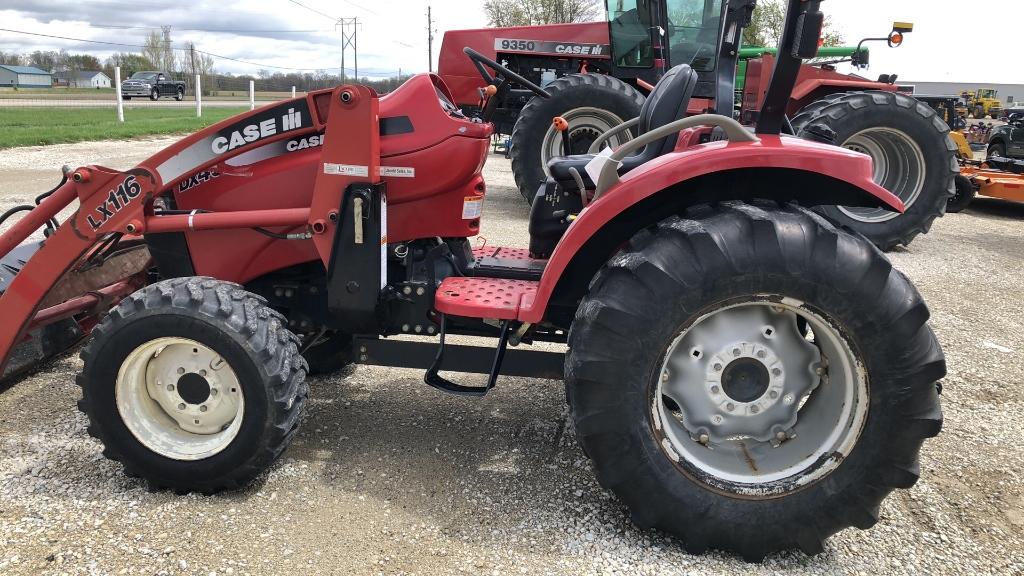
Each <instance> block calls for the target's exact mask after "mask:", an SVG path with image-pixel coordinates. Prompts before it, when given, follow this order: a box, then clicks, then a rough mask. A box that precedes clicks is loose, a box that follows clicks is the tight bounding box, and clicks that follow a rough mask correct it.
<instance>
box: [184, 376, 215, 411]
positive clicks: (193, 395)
mask: <svg viewBox="0 0 1024 576" xmlns="http://www.w3.org/2000/svg"><path fill="white" fill-rule="evenodd" d="M178 394H180V395H181V398H182V400H184V401H185V402H186V403H188V404H194V405H200V404H202V403H203V402H206V401H207V400H208V399H209V398H210V383H209V382H207V381H206V378H203V377H202V376H200V375H199V374H196V373H195V372H189V373H188V374H184V375H182V377H181V378H178Z"/></svg>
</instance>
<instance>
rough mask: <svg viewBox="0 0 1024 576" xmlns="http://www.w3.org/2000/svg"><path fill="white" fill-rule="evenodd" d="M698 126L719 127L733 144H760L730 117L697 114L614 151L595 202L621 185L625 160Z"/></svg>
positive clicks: (598, 187) (655, 130)
mask: <svg viewBox="0 0 1024 576" xmlns="http://www.w3.org/2000/svg"><path fill="white" fill-rule="evenodd" d="M697 126H717V127H719V128H721V129H722V130H723V131H725V135H726V137H727V138H728V139H729V141H730V142H758V141H759V139H758V138H757V136H755V135H753V134H751V133H750V132H748V131H747V129H746V128H744V127H743V125H742V124H740V123H739V122H737V121H735V120H733V119H732V118H729V117H727V116H720V115H718V114H698V115H697V116H690V117H689V118H683V119H681V120H676V121H675V122H671V123H669V124H666V125H664V126H662V127H660V128H655V129H654V130H651V131H650V132H646V133H644V134H641V135H640V136H638V137H636V138H634V139H632V140H630V141H629V142H626V143H625V144H623V145H622V146H621V147H619V148H618V149H617V150H615V152H613V153H612V155H611V156H610V157H609V158H608V161H607V162H605V164H604V165H603V166H601V172H600V174H599V176H598V178H597V189H596V190H595V191H594V200H597V199H598V198H600V197H601V195H602V194H604V193H605V192H606V191H607V190H608V189H609V188H611V187H612V186H615V185H616V184H618V183H619V172H618V170H619V165H620V164H621V163H622V159H623V158H625V157H626V156H629V155H630V154H632V153H633V152H636V151H637V150H639V149H641V148H643V147H644V146H646V145H648V144H650V143H651V142H654V141H656V140H660V139H661V138H664V137H666V136H668V135H670V134H674V133H676V132H679V131H681V130H686V129H687V128H695V127H697Z"/></svg>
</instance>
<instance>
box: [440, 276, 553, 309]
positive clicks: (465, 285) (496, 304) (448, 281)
mask: <svg viewBox="0 0 1024 576" xmlns="http://www.w3.org/2000/svg"><path fill="white" fill-rule="evenodd" d="M538 285H539V282H535V281H532V280H510V279H505V278H480V277H476V278H473V277H461V276H460V277H451V278H445V280H444V281H443V282H441V286H440V287H439V288H438V289H437V296H435V298H434V307H435V308H436V309H437V311H438V312H442V313H444V314H450V315H452V316H465V317H467V318H494V319H497V320H514V319H515V318H516V316H517V315H518V313H519V309H520V308H521V307H524V306H529V305H530V304H532V303H533V298H534V296H535V295H536V294H537V286H538Z"/></svg>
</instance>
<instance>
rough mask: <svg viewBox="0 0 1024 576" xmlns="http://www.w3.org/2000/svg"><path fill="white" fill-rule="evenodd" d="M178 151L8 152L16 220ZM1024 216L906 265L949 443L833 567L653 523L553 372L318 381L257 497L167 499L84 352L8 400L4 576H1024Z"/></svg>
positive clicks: (986, 216)
mask: <svg viewBox="0 0 1024 576" xmlns="http://www.w3.org/2000/svg"><path fill="white" fill-rule="evenodd" d="M171 141H173V139H167V138H158V139H151V140H141V141H133V142H130V143H124V142H121V143H118V142H104V143H85V144H73V145H65V146H60V147H52V148H26V149H15V150H5V151H3V152H2V153H0V189H2V193H0V194H2V196H0V208H7V207H8V206H10V205H13V204H15V203H20V202H22V201H24V200H25V199H27V198H29V197H30V196H31V195H35V194H37V193H39V192H40V191H42V190H45V189H48V188H49V187H50V186H52V184H53V183H55V181H56V179H57V177H58V173H57V169H58V168H59V167H60V165H61V164H64V163H69V164H72V165H78V164H84V163H88V162H94V163H100V164H104V165H109V166H113V167H118V168H127V167H128V166H129V165H130V163H131V162H133V161H137V160H139V159H141V158H142V157H144V156H146V155H148V154H149V153H151V152H153V151H155V150H157V149H159V148H160V147H162V146H165V145H167V144H168V143H169V142H171ZM487 177H488V182H489V183H490V190H489V200H488V203H487V207H486V210H485V218H484V232H485V235H486V236H487V238H488V241H489V242H491V243H492V244H495V243H500V244H508V245H520V246H522V245H525V242H526V225H525V224H526V218H527V208H526V206H525V205H524V204H523V203H522V201H521V200H520V198H519V195H518V193H517V192H516V191H515V189H514V186H513V184H512V179H511V172H510V169H509V165H508V162H507V161H505V160H503V159H501V158H499V157H492V158H491V159H490V161H489V165H488V168H487ZM1022 220H1024V206H1022V205H1014V204H1009V203H1004V202H999V201H992V200H979V201H978V202H977V203H976V204H975V205H974V206H973V207H972V208H971V209H969V210H967V211H966V212H964V213H961V214H956V215H950V216H947V217H946V218H944V219H942V220H940V221H939V222H937V223H936V225H935V227H934V229H933V230H932V233H931V234H929V235H927V236H924V237H921V238H919V239H918V240H916V241H915V242H914V244H913V245H912V246H911V248H909V249H908V250H904V251H899V252H896V253H894V254H893V255H892V258H893V260H894V261H895V263H896V265H897V266H898V267H899V268H901V269H902V270H904V271H905V272H906V273H907V274H909V275H910V277H911V278H912V279H913V280H914V281H915V282H916V284H917V286H918V287H919V288H920V289H921V291H922V292H923V293H924V295H925V297H926V298H927V300H928V302H929V304H930V306H931V310H932V324H933V326H934V328H935V330H936V332H937V333H938V336H939V339H940V340H941V342H942V344H943V347H944V349H945V351H946V355H947V359H948V362H949V376H948V377H947V378H946V380H945V382H944V385H945V392H944V394H943V402H944V409H945V413H946V424H945V429H944V431H943V433H942V434H941V435H940V436H939V437H938V438H937V439H935V440H932V441H930V442H928V443H927V444H926V445H925V448H924V452H923V457H922V460H921V469H922V477H921V481H920V482H919V483H918V484H917V486H916V487H915V488H913V489H912V490H909V491H901V492H899V493H898V494H895V495H893V496H892V497H890V498H889V499H888V500H887V501H886V502H885V504H884V505H883V508H882V516H881V521H880V522H879V523H878V525H877V526H876V527H875V528H874V529H872V530H869V531H858V530H846V531H844V532H842V533H840V534H838V535H837V536H835V537H833V538H832V539H831V540H830V541H829V542H828V544H827V546H826V552H825V553H824V554H821V555H819V556H816V557H813V558H808V557H807V556H805V555H803V554H802V553H799V552H791V553H784V554H779V555H774V556H771V557H769V558H768V559H767V561H766V562H765V563H764V564H762V565H747V564H744V563H743V562H742V561H741V560H739V559H738V558H736V557H733V556H729V555H723V554H718V553H712V554H708V555H705V556H699V557H696V556H690V555H688V554H686V553H685V552H684V551H682V549H681V548H680V547H679V545H678V544H677V543H676V542H675V541H673V540H672V539H671V538H667V537H665V536H663V535H661V534H658V533H655V532H642V531H639V530H637V529H636V528H634V527H633V526H632V525H631V524H630V523H629V521H628V520H627V517H626V514H625V510H624V508H623V506H622V505H621V504H620V503H618V502H617V501H616V499H615V498H614V497H612V496H611V495H610V494H609V493H607V492H605V491H604V490H602V489H601V488H600V487H598V486H597V485H596V483H595V481H594V477H593V475H592V473H591V470H590V466H589V464H588V462H587V461H586V460H585V459H584V458H583V456H582V454H581V453H580V451H579V448H578V447H577V445H576V441H575V438H574V437H573V434H572V430H571V427H569V426H566V416H567V414H566V411H565V408H564V400H563V393H562V389H561V387H560V385H559V384H558V383H554V382H551V381H544V380H530V379H522V378H502V379H501V380H500V382H499V384H498V387H497V388H496V389H495V391H494V392H493V394H490V395H488V396H487V397H486V398H484V399H473V400H470V399H464V398H457V397H453V396H447V395H444V394H441V393H439V392H437V391H435V390H433V389H430V388H428V387H426V386H425V385H424V384H423V383H422V380H421V375H420V374H419V373H416V372H414V371H406V370H397V369H385V368H375V367H359V368H358V369H357V370H356V371H355V373H354V374H353V375H351V376H349V377H345V378H340V377H336V378H314V379H311V389H312V394H311V396H312V400H311V403H310V406H309V412H308V419H307V420H306V422H305V424H304V426H303V428H302V430H301V432H300V434H299V435H298V437H297V439H296V441H295V443H294V444H293V445H292V447H291V448H290V449H289V450H288V451H287V452H286V453H285V455H284V457H283V458H282V459H281V461H280V462H279V463H278V464H277V465H275V466H274V467H273V469H272V470H271V471H270V473H269V474H267V475H265V476H264V477H263V478H261V479H260V480H259V481H258V482H257V483H256V484H255V485H253V486H251V487H249V488H248V489H246V490H243V491H240V492H237V493H231V494H222V495H218V496H214V497H204V496H196V495H190V496H175V495H173V494H170V493H166V492H165V493H149V492H147V491H146V489H145V487H144V486H143V485H142V484H141V483H140V482H138V481H136V480H132V479H129V478H127V477H125V476H124V475H123V474H122V473H121V470H120V466H119V465H116V464H114V463H111V462H109V461H107V460H105V459H104V458H103V457H102V456H101V455H100V450H101V447H100V446H99V444H98V443H97V442H95V441H93V440H92V439H91V438H89V437H88V436H87V435H86V432H85V424H86V421H85V418H84V417H83V416H82V415H81V414H79V413H78V412H77V410H76V409H75V401H76V400H77V399H78V397H79V391H78V389H77V388H76V387H75V386H74V383H73V382H74V381H73V377H74V374H75V373H76V372H77V371H78V370H79V368H80V362H79V361H78V360H77V358H66V359H63V360H60V361H57V362H55V363H53V364H52V365H51V366H49V367H47V368H46V369H45V370H44V371H42V372H40V373H38V374H36V375H34V376H31V377H27V378H25V379H24V380H23V381H22V382H20V383H19V384H17V385H16V386H14V387H13V388H12V389H10V390H8V391H7V392H4V393H3V394H0V574H40V573H44V574H65V573H66V574H201V575H208V574H218V575H221V574H282V573H312V574H452V573H473V574H581V573H600V574H736V573H745V574H766V575H767V574H777V573H781V572H785V573H787V574H788V573H793V574H830V575H831V574H948V573H953V572H958V573H963V574H1022V573H1024V502H1022V495H1024V485H1022V477H1021V472H1020V470H1021V469H1022V467H1024V448H1022V443H1021V442H1020V440H1019V439H1020V438H1021V437H1022V436H1024V424H1022V420H1021V418H1020V416H1019V415H1020V414H1021V413H1024V384H1022V381H1024V378H1022V376H1024V360H1022V353H1024V305H1022V303H1021V300H1020V294H1021V293H1022V269H1024V227H1022V226H1021V222H1022ZM481 378H482V377H481Z"/></svg>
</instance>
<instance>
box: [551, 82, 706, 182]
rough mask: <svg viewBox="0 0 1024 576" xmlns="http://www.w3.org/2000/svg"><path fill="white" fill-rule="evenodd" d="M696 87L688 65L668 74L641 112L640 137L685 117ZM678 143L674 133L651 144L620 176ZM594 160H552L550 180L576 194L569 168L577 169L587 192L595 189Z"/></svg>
mask: <svg viewBox="0 0 1024 576" xmlns="http://www.w3.org/2000/svg"><path fill="white" fill-rule="evenodd" d="M696 87H697V73H696V72H694V71H693V69H692V68H690V66H689V65H687V64H680V65H679V66H676V67H674V68H672V69H671V70H669V71H668V73H666V74H665V75H664V76H662V77H661V80H659V81H658V84H657V85H656V86H655V87H654V90H652V91H651V94H650V95H649V96H648V97H647V100H645V101H644V105H643V107H642V108H641V109H640V124H639V126H638V127H637V128H638V130H639V133H640V134H644V133H646V132H648V131H650V130H654V129H655V128H660V127H662V126H664V125H666V124H668V123H670V122H674V121H675V120H678V119H680V118H683V117H685V116H686V108H687V107H688V106H689V104H690V97H691V96H692V95H693V91H694V89H695V88H696ZM678 139H679V134H678V133H673V134H671V135H670V136H666V137H664V138H662V139H661V140H656V141H654V142H651V143H650V144H648V145H647V146H644V147H643V149H641V150H640V151H639V152H637V153H636V154H634V155H632V156H627V157H625V158H623V160H622V167H621V168H619V174H625V173H626V172H629V171H630V170H632V169H634V168H636V167H637V166H640V165H641V164H644V163H645V162H647V161H649V160H653V159H655V158H657V157H658V156H661V155H662V154H667V153H669V152H671V151H672V150H674V149H675V147H676V141H677V140H678ZM593 159H594V155H593V154H576V155H573V156H561V157H557V158H552V159H551V160H550V161H549V162H548V169H549V170H550V171H551V177H552V178H554V179H555V181H557V182H558V183H559V184H560V185H561V186H562V187H563V189H566V190H575V189H576V188H577V186H576V181H575V180H574V179H573V177H572V175H571V174H570V173H569V168H575V169H576V170H577V171H578V172H579V174H580V176H581V177H582V178H583V183H584V184H585V185H586V186H587V188H593V187H594V183H593V182H592V181H591V180H590V176H588V175H587V171H586V170H585V168H586V166H587V163H589V162H590V161H591V160H593Z"/></svg>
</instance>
